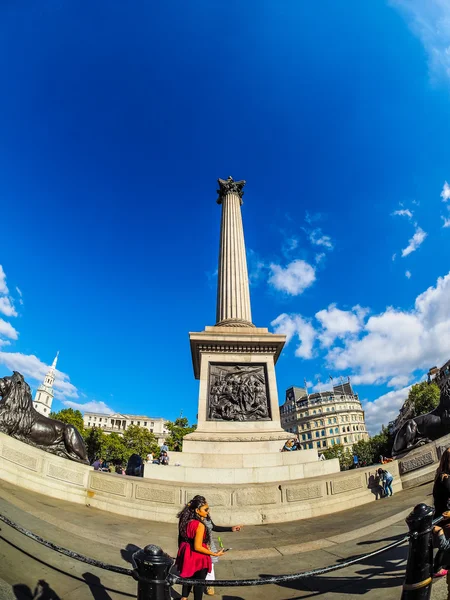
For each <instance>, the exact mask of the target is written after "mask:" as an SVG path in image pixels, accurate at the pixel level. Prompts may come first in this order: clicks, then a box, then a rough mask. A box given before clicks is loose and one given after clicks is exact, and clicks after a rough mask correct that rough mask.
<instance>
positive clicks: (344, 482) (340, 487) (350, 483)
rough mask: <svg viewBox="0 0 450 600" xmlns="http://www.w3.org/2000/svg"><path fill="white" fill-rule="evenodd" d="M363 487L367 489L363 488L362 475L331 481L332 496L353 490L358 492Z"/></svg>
mask: <svg viewBox="0 0 450 600" xmlns="http://www.w3.org/2000/svg"><path fill="white" fill-rule="evenodd" d="M363 487H364V488H365V486H363V482H362V478H361V475H355V476H353V477H343V478H342V479H332V480H331V493H332V494H342V493H344V492H350V491H351V490H357V489H358V488H363Z"/></svg>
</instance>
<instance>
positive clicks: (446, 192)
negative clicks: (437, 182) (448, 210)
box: [441, 182, 450, 202]
mask: <svg viewBox="0 0 450 600" xmlns="http://www.w3.org/2000/svg"><path fill="white" fill-rule="evenodd" d="M441 198H442V202H447V200H450V185H448V183H447V182H445V183H444V187H443V188H442V192H441Z"/></svg>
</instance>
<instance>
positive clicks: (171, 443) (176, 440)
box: [166, 417, 197, 452]
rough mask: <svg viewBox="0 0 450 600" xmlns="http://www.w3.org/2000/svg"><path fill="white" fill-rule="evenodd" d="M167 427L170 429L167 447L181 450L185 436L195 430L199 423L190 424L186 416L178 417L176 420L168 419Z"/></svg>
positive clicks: (177, 450)
mask: <svg viewBox="0 0 450 600" xmlns="http://www.w3.org/2000/svg"><path fill="white" fill-rule="evenodd" d="M166 428H167V429H168V430H169V435H168V436H167V438H166V444H167V447H168V448H169V450H174V451H176V452H181V448H182V446H183V438H184V436H185V435H187V434H188V433H192V432H193V431H195V430H196V429H197V425H189V421H188V419H186V417H178V419H175V421H167V423H166Z"/></svg>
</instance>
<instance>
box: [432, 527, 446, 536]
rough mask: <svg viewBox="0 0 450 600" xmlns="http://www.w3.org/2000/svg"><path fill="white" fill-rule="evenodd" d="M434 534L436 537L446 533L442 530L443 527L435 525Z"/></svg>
mask: <svg viewBox="0 0 450 600" xmlns="http://www.w3.org/2000/svg"><path fill="white" fill-rule="evenodd" d="M433 533H434V534H435V535H442V534H443V533H444V530H443V529H442V527H439V526H438V525H435V526H434V527H433Z"/></svg>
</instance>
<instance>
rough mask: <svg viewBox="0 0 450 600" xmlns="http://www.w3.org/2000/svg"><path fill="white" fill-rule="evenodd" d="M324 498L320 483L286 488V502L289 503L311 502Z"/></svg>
mask: <svg viewBox="0 0 450 600" xmlns="http://www.w3.org/2000/svg"><path fill="white" fill-rule="evenodd" d="M322 496H323V491H322V484H320V483H314V484H311V485H299V486H296V487H289V488H286V500H287V501H288V502H302V500H311V499H312V498H321V497H322Z"/></svg>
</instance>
